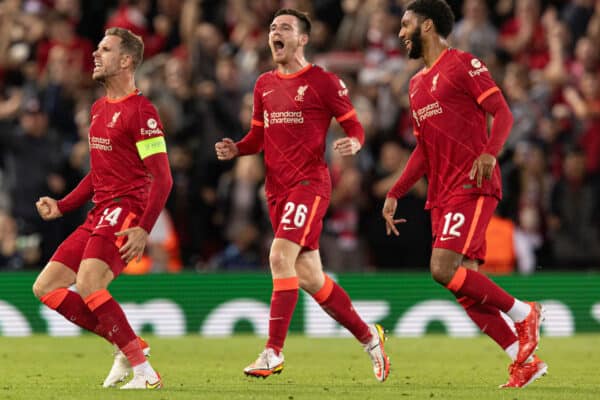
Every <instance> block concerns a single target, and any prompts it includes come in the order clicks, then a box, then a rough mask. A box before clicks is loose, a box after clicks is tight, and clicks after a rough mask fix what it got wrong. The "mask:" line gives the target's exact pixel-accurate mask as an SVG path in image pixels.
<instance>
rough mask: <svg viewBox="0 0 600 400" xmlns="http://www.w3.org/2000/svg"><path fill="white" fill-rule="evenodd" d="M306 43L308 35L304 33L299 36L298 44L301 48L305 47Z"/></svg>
mask: <svg viewBox="0 0 600 400" xmlns="http://www.w3.org/2000/svg"><path fill="white" fill-rule="evenodd" d="M307 43H308V35H307V34H306V33H302V34H300V44H301V45H302V46H306V44H307Z"/></svg>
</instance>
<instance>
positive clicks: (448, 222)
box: [431, 196, 498, 262]
mask: <svg viewBox="0 0 600 400" xmlns="http://www.w3.org/2000/svg"><path fill="white" fill-rule="evenodd" d="M497 205H498V200H497V199H496V198H495V197H492V196H460V197H455V198H453V199H450V201H449V202H448V203H447V204H446V205H444V206H443V207H436V208H433V209H431V231H432V233H433V238H434V242H433V247H434V248H442V249H448V250H452V251H455V252H457V253H460V254H463V255H464V256H466V257H468V258H470V259H472V260H480V261H481V262H483V260H484V258H485V246H486V244H485V231H486V229H487V226H488V224H489V223H490V219H491V218H492V215H493V214H494V210H495V209H496V206H497Z"/></svg>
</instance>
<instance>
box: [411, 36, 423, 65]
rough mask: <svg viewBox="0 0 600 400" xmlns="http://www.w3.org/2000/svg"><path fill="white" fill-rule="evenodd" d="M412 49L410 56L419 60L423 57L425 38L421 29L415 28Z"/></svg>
mask: <svg viewBox="0 0 600 400" xmlns="http://www.w3.org/2000/svg"><path fill="white" fill-rule="evenodd" d="M409 40H410V44H411V47H410V51H409V52H408V58H412V59H414V60H417V59H419V58H421V57H423V39H422V38H421V29H420V28H417V29H415V32H414V33H413V34H412V36H411V37H410V39H409Z"/></svg>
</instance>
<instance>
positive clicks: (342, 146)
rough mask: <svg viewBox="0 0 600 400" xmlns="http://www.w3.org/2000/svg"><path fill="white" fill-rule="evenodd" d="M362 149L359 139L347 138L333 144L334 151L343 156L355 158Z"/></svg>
mask: <svg viewBox="0 0 600 400" xmlns="http://www.w3.org/2000/svg"><path fill="white" fill-rule="evenodd" d="M361 147H362V146H361V145H360V142H359V141H358V139H357V138H353V137H345V138H341V139H338V140H336V141H335V142H333V150H334V151H337V152H338V153H339V155H341V156H353V155H355V154H356V153H358V151H359V150H360V148H361Z"/></svg>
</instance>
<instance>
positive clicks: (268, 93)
mask: <svg viewBox="0 0 600 400" xmlns="http://www.w3.org/2000/svg"><path fill="white" fill-rule="evenodd" d="M274 91H275V89H271V90H267V91H266V92H263V97H265V96H268V95H270V94H271V92H274Z"/></svg>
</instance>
